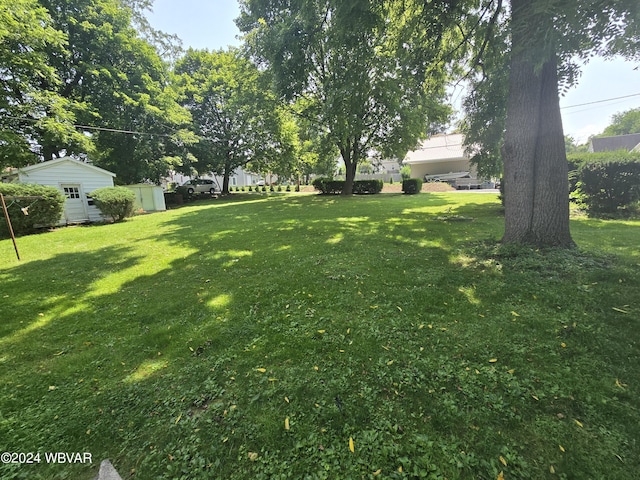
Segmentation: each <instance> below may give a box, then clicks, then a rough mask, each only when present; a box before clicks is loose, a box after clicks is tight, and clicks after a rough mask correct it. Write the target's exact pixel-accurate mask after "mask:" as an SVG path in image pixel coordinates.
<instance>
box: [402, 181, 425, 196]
mask: <svg viewBox="0 0 640 480" xmlns="http://www.w3.org/2000/svg"><path fill="white" fill-rule="evenodd" d="M402 191H403V192H404V193H405V194H407V195H414V194H416V193H420V192H421V191H422V179H420V178H410V179H408V180H403V181H402Z"/></svg>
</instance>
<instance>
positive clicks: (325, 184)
mask: <svg viewBox="0 0 640 480" xmlns="http://www.w3.org/2000/svg"><path fill="white" fill-rule="evenodd" d="M345 183H346V182H345V181H344V180H333V179H330V178H316V179H315V180H314V181H313V182H312V185H313V188H315V189H316V190H318V191H319V192H320V193H322V194H324V195H339V194H341V193H342V191H343V190H344V186H345ZM383 187H384V182H383V181H382V180H355V181H354V182H353V194H354V195H372V194H376V193H380V192H381V191H382V188H383ZM421 190H422V180H421V179H419V178H410V179H408V180H403V182H402V191H403V192H404V193H407V194H414V193H420V191H421Z"/></svg>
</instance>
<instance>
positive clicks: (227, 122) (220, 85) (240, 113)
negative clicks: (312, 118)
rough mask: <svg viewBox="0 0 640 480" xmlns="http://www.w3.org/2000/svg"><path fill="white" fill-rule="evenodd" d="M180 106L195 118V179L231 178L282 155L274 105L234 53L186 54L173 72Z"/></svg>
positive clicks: (250, 66)
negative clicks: (241, 169)
mask: <svg viewBox="0 0 640 480" xmlns="http://www.w3.org/2000/svg"><path fill="white" fill-rule="evenodd" d="M175 71H176V74H177V75H178V78H177V82H176V83H177V87H176V88H177V89H178V91H179V92H180V94H181V103H182V105H183V106H184V107H186V108H187V109H188V110H189V111H190V112H191V115H192V117H193V124H192V128H193V130H194V132H195V133H196V135H197V136H198V139H199V141H198V143H196V144H194V145H192V146H191V148H190V151H191V153H192V154H193V156H194V157H195V159H196V162H195V163H194V165H193V166H194V168H195V169H196V170H197V171H198V172H199V173H206V172H213V173H216V174H218V175H221V176H222V177H223V185H222V193H223V194H227V193H229V177H230V176H231V175H232V174H233V172H234V171H235V170H236V169H237V168H238V167H241V166H244V165H247V164H248V163H249V162H254V163H255V164H260V163H261V162H263V163H264V164H269V163H271V162H272V159H273V158H274V156H276V155H278V154H279V153H281V151H280V150H279V148H280V147H281V143H280V137H279V132H280V122H281V116H280V115H279V111H278V104H277V102H276V100H275V98H274V97H273V95H272V94H271V92H270V90H269V88H268V84H266V83H265V80H264V78H263V77H264V76H263V74H261V72H260V71H259V70H258V69H257V68H256V67H255V66H254V65H253V64H252V63H251V62H249V61H248V60H247V59H245V58H243V57H242V56H241V55H240V52H239V51H238V50H237V49H229V50H227V51H216V52H209V51H207V50H193V49H189V50H188V51H187V53H186V54H185V56H184V57H183V58H182V59H181V60H179V61H178V63H177V64H176V68H175Z"/></svg>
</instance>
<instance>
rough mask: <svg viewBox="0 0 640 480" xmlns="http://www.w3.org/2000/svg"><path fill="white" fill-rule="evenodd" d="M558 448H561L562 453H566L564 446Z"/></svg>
mask: <svg viewBox="0 0 640 480" xmlns="http://www.w3.org/2000/svg"><path fill="white" fill-rule="evenodd" d="M558 447H560V451H561V452H562V453H564V452H565V450H564V447H563V446H562V445H558Z"/></svg>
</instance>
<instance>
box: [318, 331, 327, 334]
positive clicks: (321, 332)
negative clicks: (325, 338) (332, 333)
mask: <svg viewBox="0 0 640 480" xmlns="http://www.w3.org/2000/svg"><path fill="white" fill-rule="evenodd" d="M325 332H326V330H318V333H320V334H323V333H325Z"/></svg>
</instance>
